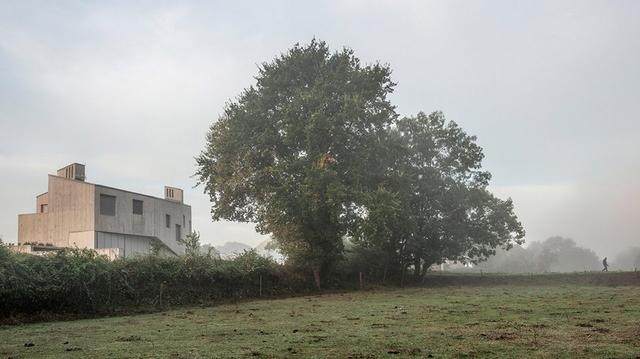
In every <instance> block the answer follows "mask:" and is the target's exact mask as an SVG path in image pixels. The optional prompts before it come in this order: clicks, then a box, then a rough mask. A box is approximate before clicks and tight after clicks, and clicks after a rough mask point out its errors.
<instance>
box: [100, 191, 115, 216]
mask: <svg viewBox="0 0 640 359" xmlns="http://www.w3.org/2000/svg"><path fill="white" fill-rule="evenodd" d="M100 214H102V215H105V216H115V215H116V197H115V196H109V195H108V194H100Z"/></svg>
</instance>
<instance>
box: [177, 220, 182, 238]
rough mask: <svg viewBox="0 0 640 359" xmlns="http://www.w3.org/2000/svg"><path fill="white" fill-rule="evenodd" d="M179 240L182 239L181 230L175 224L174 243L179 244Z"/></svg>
mask: <svg viewBox="0 0 640 359" xmlns="http://www.w3.org/2000/svg"><path fill="white" fill-rule="evenodd" d="M180 238H182V228H181V227H180V225H179V224H176V242H179V241H180Z"/></svg>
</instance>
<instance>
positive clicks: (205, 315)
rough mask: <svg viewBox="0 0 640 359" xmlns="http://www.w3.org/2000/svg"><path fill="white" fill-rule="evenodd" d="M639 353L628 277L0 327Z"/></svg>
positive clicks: (302, 347) (3, 352) (185, 338)
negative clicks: (612, 283)
mask: <svg viewBox="0 0 640 359" xmlns="http://www.w3.org/2000/svg"><path fill="white" fill-rule="evenodd" d="M60 356H64V357H92V358H97V357H177V358H197V357H300V358H307V357H338V358H347V357H350V358H368V357H408V356H415V357H434V358H440V357H513V358H523V357H532V356H534V357H549V358H555V357H581V358H584V357H594V358H605V357H616V358H619V357H622V358H625V357H628V358H636V357H639V356H640V287H638V286H620V287H604V286H574V285H564V286H495V287H442V288H412V289H396V290H379V291H368V292H352V293H344V294H327V295H322V296H307V297H297V298H289V299H277V300H256V301H251V302H243V303H239V304H224V305H219V306H213V307H207V308H201V307H193V308H183V309H179V310H171V311H166V312H162V313H155V314H142V315H135V316H125V317H112V318H101V319H90V320H77V321H69V322H53V323H39V324H28V325H21V326H4V327H0V357H12V358H35V357H60Z"/></svg>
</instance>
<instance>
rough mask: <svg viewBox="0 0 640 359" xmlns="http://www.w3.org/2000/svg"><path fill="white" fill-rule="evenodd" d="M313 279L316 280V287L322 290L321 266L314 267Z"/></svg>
mask: <svg viewBox="0 0 640 359" xmlns="http://www.w3.org/2000/svg"><path fill="white" fill-rule="evenodd" d="M313 280H314V281H315V282H316V288H317V289H318V290H320V268H317V267H316V268H313Z"/></svg>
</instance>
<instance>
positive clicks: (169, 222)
mask: <svg viewBox="0 0 640 359" xmlns="http://www.w3.org/2000/svg"><path fill="white" fill-rule="evenodd" d="M164 222H165V225H166V226H167V228H171V216H170V215H168V214H165V215H164Z"/></svg>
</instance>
